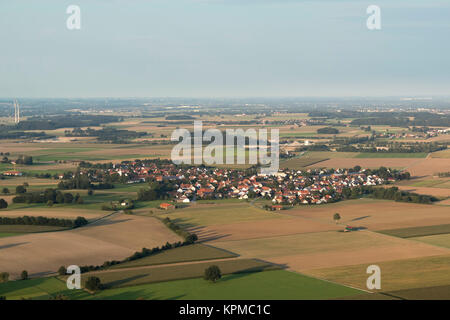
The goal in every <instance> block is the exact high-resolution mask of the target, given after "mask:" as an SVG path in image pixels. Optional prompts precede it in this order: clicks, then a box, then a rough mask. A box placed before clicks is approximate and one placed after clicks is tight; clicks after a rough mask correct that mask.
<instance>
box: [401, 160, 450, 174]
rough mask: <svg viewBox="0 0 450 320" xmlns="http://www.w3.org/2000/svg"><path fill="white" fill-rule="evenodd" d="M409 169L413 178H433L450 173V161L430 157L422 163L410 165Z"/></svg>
mask: <svg viewBox="0 0 450 320" xmlns="http://www.w3.org/2000/svg"><path fill="white" fill-rule="evenodd" d="M407 169H408V171H409V172H410V173H411V175H412V176H419V177H422V176H432V175H436V174H437V173H438V172H449V171H450V161H449V160H448V159H439V158H431V157H428V158H426V159H424V160H422V161H420V162H417V163H413V164H410V165H408V168H407Z"/></svg>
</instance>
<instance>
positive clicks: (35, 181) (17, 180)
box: [0, 166, 59, 193]
mask: <svg viewBox="0 0 450 320" xmlns="http://www.w3.org/2000/svg"><path fill="white" fill-rule="evenodd" d="M39 167H40V166H39ZM24 182H27V183H28V184H29V185H30V186H40V185H50V184H55V185H56V184H57V183H58V182H59V181H58V180H54V179H40V178H34V177H14V178H8V179H5V180H1V182H0V186H1V187H2V188H3V187H8V188H10V187H11V186H14V187H16V186H19V185H23V184H24ZM14 191H15V190H14V189H11V188H10V189H9V192H11V193H13V192H14Z"/></svg>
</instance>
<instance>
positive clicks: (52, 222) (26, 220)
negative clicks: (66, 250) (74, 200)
mask: <svg viewBox="0 0 450 320" xmlns="http://www.w3.org/2000/svg"><path fill="white" fill-rule="evenodd" d="M86 224H88V221H87V220H86V219H85V218H84V217H77V218H76V219H75V220H70V219H59V218H47V217H42V216H39V217H33V216H31V217H30V216H23V217H0V225H32V226H55V227H66V228H78V227H81V226H84V225H86Z"/></svg>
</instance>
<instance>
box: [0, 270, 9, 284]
mask: <svg viewBox="0 0 450 320" xmlns="http://www.w3.org/2000/svg"><path fill="white" fill-rule="evenodd" d="M8 280H9V273H8V272H0V283H2V282H8Z"/></svg>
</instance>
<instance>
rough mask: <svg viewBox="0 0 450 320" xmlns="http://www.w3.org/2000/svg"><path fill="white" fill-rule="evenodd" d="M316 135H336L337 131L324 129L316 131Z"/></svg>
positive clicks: (330, 128)
mask: <svg viewBox="0 0 450 320" xmlns="http://www.w3.org/2000/svg"><path fill="white" fill-rule="evenodd" d="M317 133H319V134H338V133H339V130H338V129H336V128H333V127H325V128H320V129H317Z"/></svg>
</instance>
